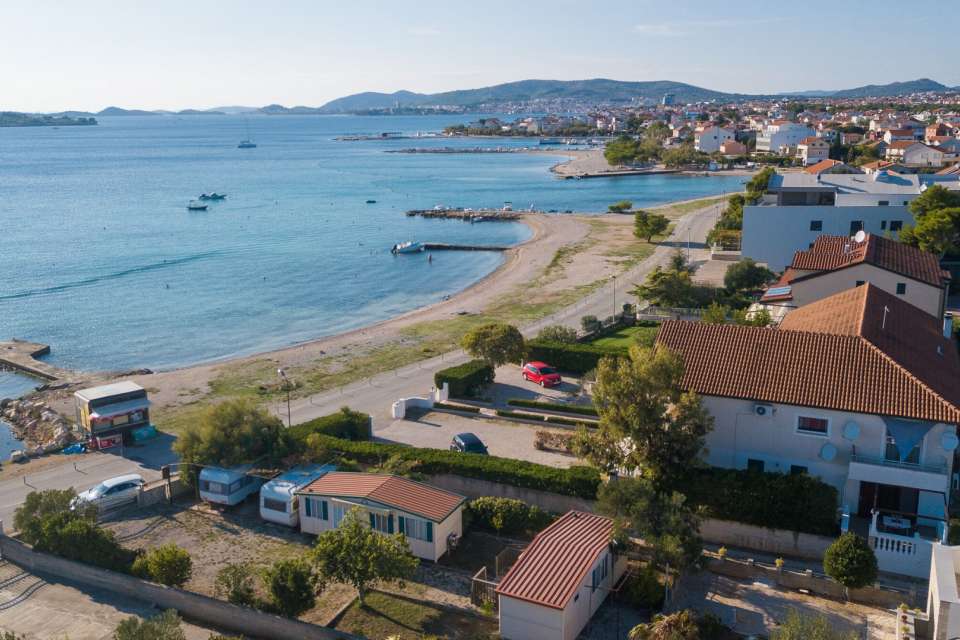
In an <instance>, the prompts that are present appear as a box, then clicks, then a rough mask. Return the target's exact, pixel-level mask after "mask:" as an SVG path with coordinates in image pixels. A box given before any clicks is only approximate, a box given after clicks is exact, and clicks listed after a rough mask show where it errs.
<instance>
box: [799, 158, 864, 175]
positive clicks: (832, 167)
mask: <svg viewBox="0 0 960 640" xmlns="http://www.w3.org/2000/svg"><path fill="white" fill-rule="evenodd" d="M803 170H804V171H805V172H806V173H809V174H811V175H819V174H821V173H863V171H861V170H860V169H858V168H857V167H852V166H850V165H849V164H846V163H845V162H840V161H839V160H831V159H830V158H827V159H826V160H821V161H820V162H817V163H816V164H812V165H810V166H808V167H804V169H803Z"/></svg>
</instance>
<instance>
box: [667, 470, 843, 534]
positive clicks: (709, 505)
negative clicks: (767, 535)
mask: <svg viewBox="0 0 960 640" xmlns="http://www.w3.org/2000/svg"><path fill="white" fill-rule="evenodd" d="M680 491H681V492H682V493H684V494H686V495H687V497H688V498H689V499H690V501H691V502H693V503H694V504H698V505H702V506H703V507H705V508H706V511H707V515H708V516H709V517H713V518H719V519H721V520H733V521H735V522H743V523H746V524H753V525H758V526H761V527H769V528H774V529H789V530H790V531H801V532H805V533H814V534H819V535H826V536H832V535H835V534H836V532H837V504H838V500H837V490H836V489H835V488H834V487H832V486H830V485H828V484H826V483H824V482H821V481H820V480H818V479H817V478H814V477H813V476H809V475H807V474H805V473H801V474H783V473H763V472H758V471H747V470H744V469H718V468H715V467H709V468H706V469H697V470H695V471H693V473H692V475H691V479H690V480H689V481H688V483H687V486H685V487H682V488H681V489H680Z"/></svg>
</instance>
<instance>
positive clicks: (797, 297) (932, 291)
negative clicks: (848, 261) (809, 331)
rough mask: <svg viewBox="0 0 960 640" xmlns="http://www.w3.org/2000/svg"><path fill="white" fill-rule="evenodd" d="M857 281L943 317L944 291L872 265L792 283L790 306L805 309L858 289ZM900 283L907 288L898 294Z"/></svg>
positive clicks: (839, 270) (849, 268) (861, 265)
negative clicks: (815, 303) (808, 305)
mask: <svg viewBox="0 0 960 640" xmlns="http://www.w3.org/2000/svg"><path fill="white" fill-rule="evenodd" d="M857 282H865V283H866V282H869V283H871V284H874V285H876V286H878V287H880V288H881V289H883V290H884V291H886V292H887V293H889V294H892V295H895V296H897V297H898V298H901V299H903V300H905V301H907V302H909V303H910V304H912V305H913V306H915V307H917V308H919V309H923V310H924V311H926V312H927V313H929V314H930V315H932V316H934V317H935V318H940V317H941V316H942V315H943V303H944V289H941V288H940V287H934V286H931V285H929V284H927V283H925V282H920V281H918V280H913V279H911V278H907V277H905V276H902V275H899V274H896V273H893V272H892V271H887V270H886V269H880V268H878V267H875V266H873V265H869V264H858V265H856V266H853V267H847V268H846V269H837V270H836V271H830V272H827V273H824V274H822V275H819V276H817V277H815V278H810V279H809V280H800V281H795V282H794V283H793V284H792V287H793V302H792V303H791V304H792V305H793V306H796V307H802V306H804V305H807V304H810V303H811V302H816V301H817V300H822V299H823V298H826V297H828V296H832V295H833V294H835V293H840V292H841V291H846V290H847V289H852V288H854V287H856V286H857ZM901 283H902V284H904V285H905V286H906V293H905V294H903V295H897V285H898V284H901Z"/></svg>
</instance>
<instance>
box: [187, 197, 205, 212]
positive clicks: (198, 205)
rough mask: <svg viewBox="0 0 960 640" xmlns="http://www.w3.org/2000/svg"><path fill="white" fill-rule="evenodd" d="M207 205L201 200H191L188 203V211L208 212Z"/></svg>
mask: <svg viewBox="0 0 960 640" xmlns="http://www.w3.org/2000/svg"><path fill="white" fill-rule="evenodd" d="M206 210H207V203H206V202H200V201H199V200H191V201H190V202H188V203H187V211H206Z"/></svg>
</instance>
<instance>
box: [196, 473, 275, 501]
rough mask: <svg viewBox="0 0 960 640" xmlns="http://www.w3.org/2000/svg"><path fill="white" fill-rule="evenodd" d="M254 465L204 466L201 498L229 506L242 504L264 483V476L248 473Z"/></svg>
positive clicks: (201, 475)
mask: <svg viewBox="0 0 960 640" xmlns="http://www.w3.org/2000/svg"><path fill="white" fill-rule="evenodd" d="M252 468H253V465H249V464H245V465H240V466H237V467H231V468H229V469H224V468H221V467H204V468H203V470H201V471H200V499H201V500H204V501H206V502H213V503H215V504H222V505H225V506H228V507H232V506H233V505H236V504H240V503H241V502H243V501H244V500H245V499H246V498H247V496H249V495H250V494H252V493H254V492H255V491H256V490H257V489H259V488H260V486H261V485H262V484H263V478H257V477H255V476H251V475H248V474H249V472H250V470H251V469H252Z"/></svg>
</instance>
